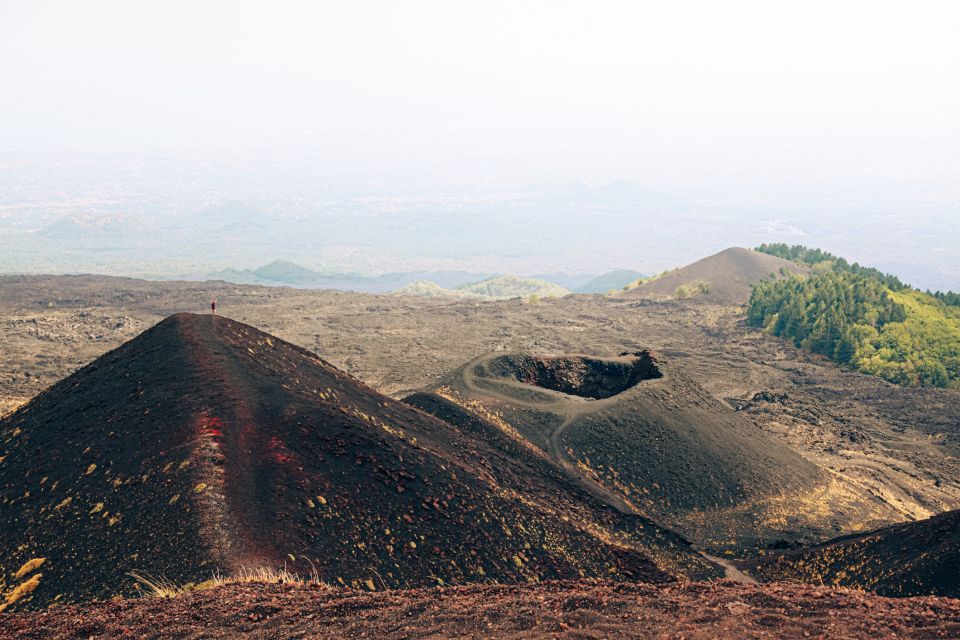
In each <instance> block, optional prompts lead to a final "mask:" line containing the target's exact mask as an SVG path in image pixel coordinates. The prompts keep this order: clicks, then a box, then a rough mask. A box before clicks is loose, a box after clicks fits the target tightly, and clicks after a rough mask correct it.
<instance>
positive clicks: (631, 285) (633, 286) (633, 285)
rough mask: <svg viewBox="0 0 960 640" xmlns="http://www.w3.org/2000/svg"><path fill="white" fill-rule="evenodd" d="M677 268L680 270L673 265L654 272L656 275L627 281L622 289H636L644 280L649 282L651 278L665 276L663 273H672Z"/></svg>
mask: <svg viewBox="0 0 960 640" xmlns="http://www.w3.org/2000/svg"><path fill="white" fill-rule="evenodd" d="M679 270H680V267H674V268H673V269H665V270H664V271H661V272H660V273H658V274H656V275H654V276H649V277H642V278H637V279H636V280H634V281H633V282H630V283H628V284H627V285H626V286H625V287H624V288H623V290H624V291H630V290H631V289H636V288H637V287H639V286H640V285H642V284H643V283H645V282H650V281H651V280H656V279H657V278H662V277H663V276H665V275H667V274H670V273H673V272H674V271H679Z"/></svg>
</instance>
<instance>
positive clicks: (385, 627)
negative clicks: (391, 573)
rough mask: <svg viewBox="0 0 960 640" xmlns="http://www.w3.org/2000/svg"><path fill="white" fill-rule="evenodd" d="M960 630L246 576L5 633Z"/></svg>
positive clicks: (725, 588)
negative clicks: (376, 589) (246, 580)
mask: <svg viewBox="0 0 960 640" xmlns="http://www.w3.org/2000/svg"><path fill="white" fill-rule="evenodd" d="M88 636H89V637H94V638H101V639H105V640H106V639H123V640H126V639H127V638H141V637H143V638H155V639H161V638H162V639H167V638H171V639H173V638H176V639H180V638H199V637H203V638H211V639H217V638H228V639H230V640H234V639H236V638H250V639H251V640H252V639H254V638H256V639H262V638H304V637H309V638H315V639H325V640H326V639H329V640H334V639H335V640H341V639H342V638H379V639H381V640H408V639H409V638H462V639H468V638H469V639H477V640H479V639H481V638H510V639H514V640H517V639H520V638H534V639H535V638H550V639H551V640H575V639H582V638H691V639H694V640H707V639H714V638H724V639H725V640H745V639H750V640H754V639H756V638H779V639H783V640H802V639H803V638H843V639H846V640H853V639H863V640H878V639H886V638H925V639H929V638H957V637H960V600H954V599H948V598H932V597H930V598H910V599H904V598H883V597H880V596H877V595H874V594H871V593H863V592H860V591H850V590H846V589H828V588H825V587H811V586H807V585H786V584H784V585H761V586H756V585H737V584H733V583H730V582H724V583H712V584H703V583H688V582H680V583H672V584H668V585H650V584H630V583H612V582H606V581H603V582H595V581H558V582H546V583H541V584H524V585H494V584H483V585H470V586H460V587H445V588H444V587H438V588H432V589H411V590H402V591H388V592H384V593H364V592H362V591H353V590H342V589H327V588H324V587H323V586H320V585H307V586H300V585H276V584H234V585H228V586H226V587H220V588H216V589H211V590H205V591H196V592H193V593H189V594H186V595H183V596H179V597H176V598H169V599H141V600H138V601H124V600H115V601H109V602H98V603H94V604H91V605H86V606H82V607H77V606H63V607H55V608H53V609H51V610H49V611H45V612H42V613H36V612H32V613H17V614H13V615H7V616H4V619H3V624H2V625H0V638H11V639H12V638H16V639H17V640H40V639H44V640H46V639H47V638H64V639H67V638H76V637H88Z"/></svg>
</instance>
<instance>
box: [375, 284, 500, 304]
mask: <svg viewBox="0 0 960 640" xmlns="http://www.w3.org/2000/svg"><path fill="white" fill-rule="evenodd" d="M393 294H394V295H398V296H420V297H422V298H473V299H476V300H482V299H483V296H481V295H480V294H479V293H473V292H472V291H461V290H459V289H447V288H446V287H441V286H440V285H438V284H437V283H436V282H430V281H429V280H417V281H416V282H411V283H410V284H408V285H407V286H405V287H401V288H400V289H397V290H396V291H394V292H393Z"/></svg>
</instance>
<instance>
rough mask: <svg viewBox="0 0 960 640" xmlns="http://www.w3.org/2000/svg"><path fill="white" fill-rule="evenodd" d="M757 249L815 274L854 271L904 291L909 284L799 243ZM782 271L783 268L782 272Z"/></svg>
mask: <svg viewBox="0 0 960 640" xmlns="http://www.w3.org/2000/svg"><path fill="white" fill-rule="evenodd" d="M756 250H757V251H759V252H760V253H766V254H768V255H771V256H777V257H778V258H783V259H784V260H790V261H792V262H798V263H800V264H805V265H808V266H809V267H810V268H811V269H812V270H813V272H814V273H815V274H818V273H830V272H834V273H853V274H856V275H861V276H866V277H868V278H873V279H876V280H880V281H881V282H883V283H884V284H885V285H886V286H887V287H888V288H889V289H892V290H894V291H902V290H903V289H905V288H907V285H905V284H904V283H902V282H901V281H900V279H899V278H897V277H896V276H892V275H890V274H888V273H883V272H882V271H880V270H879V269H873V268H872V267H862V266H860V265H859V264H857V263H856V262H854V263H853V264H850V263H849V262H847V261H846V260H844V259H843V258H840V257H837V256H835V255H833V254H832V253H828V252H826V251H823V250H821V249H810V248H807V247H804V246H803V245H799V244H796V245H793V246H790V245H787V244H784V243H782V242H774V243H771V244H761V245H760V246H759V247H757V249H756ZM782 271H783V270H782V269H781V272H782Z"/></svg>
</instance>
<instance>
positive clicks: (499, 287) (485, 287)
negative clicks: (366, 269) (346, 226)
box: [393, 275, 570, 300]
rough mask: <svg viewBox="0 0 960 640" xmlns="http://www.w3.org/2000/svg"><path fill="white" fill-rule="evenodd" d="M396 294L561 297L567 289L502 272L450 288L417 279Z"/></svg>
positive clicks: (461, 296)
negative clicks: (499, 274) (498, 274)
mask: <svg viewBox="0 0 960 640" xmlns="http://www.w3.org/2000/svg"><path fill="white" fill-rule="evenodd" d="M393 293H394V294H396V295H417V296H426V297H428V298H476V299H478V300H509V299H510V298H524V299H527V298H530V297H531V296H536V297H539V298H562V297H563V296H566V295H569V294H570V292H569V291H567V290H566V289H564V288H563V287H561V286H559V285H556V284H553V283H552V282H547V281H546V280H537V279H536V278H521V277H519V276H511V275H503V276H494V277H492V278H487V279H486V280H480V281H479V282H468V283H465V284H461V285H458V286H456V287H454V288H453V289H448V288H445V287H441V286H440V285H438V284H436V283H434V282H430V281H418V282H414V283H411V284H409V285H407V286H405V287H402V288H400V289H397V290H396V291H394V292H393Z"/></svg>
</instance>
